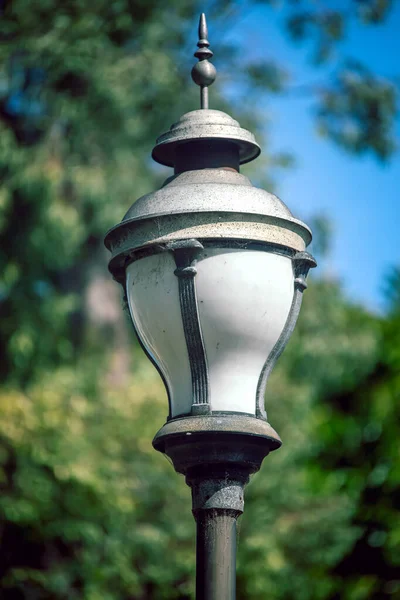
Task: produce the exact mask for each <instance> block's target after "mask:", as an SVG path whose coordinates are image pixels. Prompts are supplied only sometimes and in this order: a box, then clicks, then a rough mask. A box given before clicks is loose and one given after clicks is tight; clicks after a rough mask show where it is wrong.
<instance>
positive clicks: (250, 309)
mask: <svg viewBox="0 0 400 600" xmlns="http://www.w3.org/2000/svg"><path fill="white" fill-rule="evenodd" d="M195 267H196V270H197V274H196V275H195V277H194V279H193V281H194V286H195V289H196V294H197V307H198V314H199V322H200V327H201V331H202V336H203V343H204V349H205V355H206V361H207V366H208V378H209V402H210V405H211V410H212V411H236V412H244V413H250V414H255V413H256V396H257V385H258V382H259V378H260V375H261V371H262V369H263V366H264V364H265V362H266V360H267V358H268V356H269V354H270V353H271V351H272V349H273V347H274V345H275V343H276V342H277V340H278V338H279V336H280V335H281V333H282V330H283V328H284V326H285V323H286V320H287V318H288V315H289V311H290V307H291V304H292V299H293V294H294V275H293V268H292V261H291V259H290V258H289V257H286V256H282V255H278V254H273V253H269V252H264V251H260V250H248V249H243V250H242V249H222V248H212V249H208V248H207V249H205V250H203V251H202V253H201V255H200V256H199V260H198V262H197V263H196V265H195ZM175 269H176V265H175V260H174V256H173V254H172V253H171V252H163V253H160V254H155V255H152V256H148V257H145V258H141V259H140V260H137V261H134V262H133V263H131V264H130V265H129V266H128V267H127V269H126V274H127V275H126V277H127V281H126V284H127V286H126V288H127V297H128V303H129V309H130V313H131V316H132V320H133V323H134V326H135V328H136V331H137V333H138V335H139V337H140V339H141V341H142V343H143V345H144V346H145V348H146V350H147V352H148V353H149V354H150V356H151V357H152V359H153V360H154V362H155V363H156V364H157V365H158V367H159V369H160V371H161V372H162V373H163V376H164V379H165V381H166V384H167V386H168V390H169V395H170V400H171V416H172V417H175V416H178V415H183V414H190V411H191V406H192V375H191V368H190V361H189V354H188V350H187V344H186V339H185V332H184V327H183V322H182V315H181V306H180V300H179V279H178V277H177V276H176V275H175V274H174V271H175ZM193 318H196V315H195V314H193Z"/></svg>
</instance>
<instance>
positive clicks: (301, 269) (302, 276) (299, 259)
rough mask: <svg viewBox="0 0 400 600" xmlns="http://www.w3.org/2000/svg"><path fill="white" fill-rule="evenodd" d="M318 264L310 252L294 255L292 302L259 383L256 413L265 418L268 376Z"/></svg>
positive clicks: (290, 331)
mask: <svg viewBox="0 0 400 600" xmlns="http://www.w3.org/2000/svg"><path fill="white" fill-rule="evenodd" d="M316 266H317V263H316V261H315V259H314V258H313V257H312V256H311V254H309V253H308V252H297V254H295V256H294V257H293V271H294V277H295V278H294V294H293V300H292V304H291V307H290V310H289V314H288V317H287V319H286V323H285V326H284V328H283V330H282V333H281V335H280V336H279V338H278V341H277V342H276V344H275V346H274V347H273V349H272V351H271V352H270V354H269V356H268V358H267V360H266V362H265V364H264V367H263V369H262V371H261V375H260V378H259V380H258V385H257V394H256V415H257V416H258V417H261V418H263V419H266V418H267V412H266V410H265V404H264V394H265V388H266V386H267V381H268V377H269V376H270V374H271V371H272V369H273V368H274V366H275V363H276V361H277V360H278V358H279V357H280V355H281V354H282V352H283V351H284V349H285V346H286V344H287V343H288V341H289V339H290V337H291V335H292V333H293V330H294V328H295V325H296V322H297V319H298V316H299V313H300V308H301V303H302V300H303V292H304V290H305V289H307V283H306V278H307V275H308V271H309V270H310V269H311V268H313V267H316Z"/></svg>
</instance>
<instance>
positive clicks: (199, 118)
mask: <svg viewBox="0 0 400 600" xmlns="http://www.w3.org/2000/svg"><path fill="white" fill-rule="evenodd" d="M204 139H219V140H227V141H230V142H234V143H235V145H237V147H238V148H239V156H240V164H245V163H248V162H250V161H252V160H254V159H255V158H257V156H259V154H260V152H261V150H260V146H259V145H258V144H257V142H256V140H255V137H254V135H253V134H252V133H250V131H247V129H243V128H242V127H240V125H239V123H238V122H237V121H235V119H232V117H230V116H229V115H227V114H226V113H224V112H222V111H220V110H211V109H205V110H204V109H199V110H192V111H190V112H188V113H186V114H184V115H183V116H182V117H181V118H180V119H179V121H177V122H176V123H174V124H173V125H172V126H171V128H170V130H169V131H167V132H166V133H163V134H162V135H161V136H160V137H159V138H158V139H157V142H156V146H155V148H154V149H153V152H152V157H153V159H154V160H155V161H156V162H159V163H161V164H162V165H166V166H167V167H173V166H174V164H175V151H176V148H177V146H178V145H180V144H183V143H185V142H191V141H194V140H204Z"/></svg>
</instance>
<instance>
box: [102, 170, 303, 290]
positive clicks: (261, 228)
mask: <svg viewBox="0 0 400 600" xmlns="http://www.w3.org/2000/svg"><path fill="white" fill-rule="evenodd" d="M191 238H196V239H200V240H205V239H210V238H222V239H226V238H228V239H240V240H248V241H260V242H265V243H271V244H278V245H280V246H283V247H286V248H289V249H293V250H295V251H296V252H297V251H303V250H304V249H305V247H306V246H307V245H308V244H309V242H310V241H311V232H310V230H309V229H308V227H307V226H306V225H304V223H302V222H301V221H299V220H297V219H295V218H294V217H293V216H292V214H291V212H290V211H289V209H288V208H287V207H286V206H285V204H284V203H283V202H281V201H280V200H279V199H278V198H277V197H276V196H274V195H273V194H269V193H268V192H265V191H264V190H261V189H259V188H255V187H253V186H252V185H251V183H250V181H249V180H248V178H247V177H244V176H243V175H240V174H239V173H236V172H234V171H227V170H224V169H204V170H201V171H189V172H184V173H181V174H180V175H177V176H176V177H173V178H171V179H169V180H167V182H166V183H165V185H164V187H163V188H161V189H160V190H158V191H156V192H153V193H152V194H147V195H146V196H143V197H142V198H140V199H139V200H138V201H137V202H136V203H135V204H134V205H133V206H132V207H131V208H130V209H129V211H128V212H127V213H126V215H125V217H124V219H123V221H122V222H121V223H120V224H119V225H117V226H116V227H114V228H112V229H111V230H110V231H109V232H108V234H107V236H106V240H105V243H106V246H107V247H108V248H109V249H110V250H111V252H112V258H111V261H110V265H109V268H110V271H111V272H112V273H113V275H114V276H115V277H116V278H117V279H118V280H120V281H121V282H122V281H123V279H124V276H125V275H124V269H125V265H126V258H127V257H129V256H130V254H131V253H132V251H134V250H137V249H139V248H143V247H146V246H151V245H159V244H163V243H168V242H170V241H173V240H181V239H183V240H184V239H191Z"/></svg>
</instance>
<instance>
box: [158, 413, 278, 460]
mask: <svg viewBox="0 0 400 600" xmlns="http://www.w3.org/2000/svg"><path fill="white" fill-rule="evenodd" d="M205 439H207V440H208V448H207V452H206V453H205V454H204V455H203V457H201V455H200V454H199V456H197V451H198V449H199V448H200V446H201V445H202V444H203V441H204V440H205ZM239 439H240V442H241V445H240V444H238V443H237V442H238V440H239ZM218 440H221V444H219V441H218ZM231 441H234V442H235V443H234V446H233V448H231V449H230V444H231ZM176 443H179V444H182V445H192V446H193V444H194V445H196V447H194V446H193V447H192V450H191V451H190V452H191V458H190V459H189V455H187V457H186V459H187V463H188V465H186V466H187V468H190V467H191V466H195V465H196V464H197V463H196V461H197V460H200V463H199V464H201V462H207V461H209V463H213V464H214V463H216V464H218V463H220V462H224V461H226V460H228V459H227V458H226V457H225V458H224V453H225V451H223V452H222V453H221V448H222V449H224V448H228V449H229V456H230V458H229V461H232V462H235V461H236V462H240V460H241V455H242V453H243V452H244V447H245V446H246V444H250V449H251V451H254V448H256V446H257V445H260V446H261V448H262V450H261V452H264V450H266V451H267V453H268V452H270V451H272V450H276V449H277V448H279V447H280V446H281V444H282V442H281V440H280V438H279V435H278V434H277V433H276V431H275V430H274V429H273V428H272V427H271V425H270V424H269V423H267V422H266V421H265V420H263V419H260V418H256V417H254V415H246V414H244V413H212V414H211V415H204V416H198V417H197V416H189V417H181V418H178V419H171V420H170V421H168V422H167V423H166V424H165V425H164V426H163V427H162V428H161V429H160V430H159V431H158V433H157V434H156V436H155V438H154V440H153V446H154V448H155V449H156V450H159V452H164V453H166V451H167V446H168V447H169V448H172V447H173V446H174V445H176ZM219 446H221V447H219ZM203 450H204V449H203ZM204 451H205V450H204ZM199 452H200V450H199ZM183 454H184V453H183ZM264 456H265V454H264ZM242 458H243V457H242ZM183 460H184V461H185V456H183ZM257 460H258V458H257ZM229 461H228V462H229Z"/></svg>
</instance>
